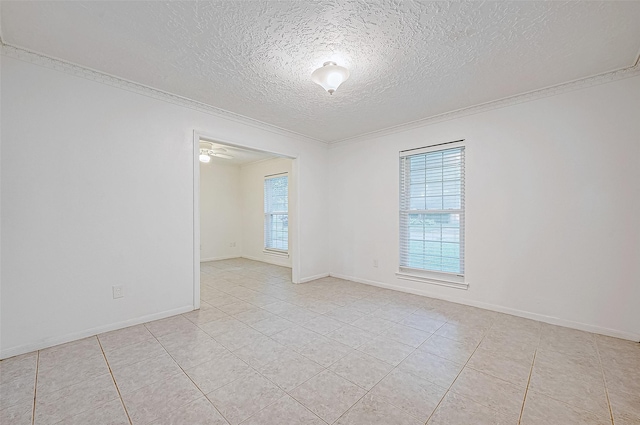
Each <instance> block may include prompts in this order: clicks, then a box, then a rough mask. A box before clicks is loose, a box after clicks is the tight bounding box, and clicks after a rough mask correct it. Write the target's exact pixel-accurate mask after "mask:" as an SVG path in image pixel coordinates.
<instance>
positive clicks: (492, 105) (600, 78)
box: [329, 57, 640, 149]
mask: <svg viewBox="0 0 640 425" xmlns="http://www.w3.org/2000/svg"><path fill="white" fill-rule="evenodd" d="M637 76H640V57H638V59H637V60H636V61H635V63H634V65H632V66H630V67H627V68H622V69H617V70H615V71H609V72H604V73H602V74H597V75H593V76H591V77H586V78H581V79H578V80H573V81H569V82H566V83H561V84H557V85H554V86H550V87H546V88H543V89H538V90H532V91H529V92H525V93H520V94H516V95H513V96H509V97H505V98H502V99H498V100H492V101H490V102H486V103H481V104H478V105H474V106H469V107H466V108H461V109H456V110H454V111H450V112H445V113H442V114H438V115H433V116H430V117H427V118H421V119H419V120H416V121H411V122H408V123H404V124H399V125H395V126H392V127H387V128H383V129H381V130H376V131H371V132H368V133H364V134H359V135H357V136H353V137H347V138H345V139H340V140H336V141H332V142H329V148H330V149H331V148H335V147H338V146H342V145H345V144H352V143H358V142H362V141H365V140H370V139H372V138H374V137H382V136H387V135H390V134H395V133H401V132H404V131H408V130H413V129H415V128H419V127H426V126H428V125H432V124H436V123H439V122H442V121H448V120H452V119H455V118H460V117H464V116H467V115H473V114H478V113H481V112H486V111H491V110H493V109H499V108H505V107H507V106H513V105H517V104H520V103H525V102H531V101H534V100H538V99H542V98H545V97H550V96H555V95H559V94H563V93H567V92H571V91H574V90H580V89H584V88H589V87H593V86H597V85H601V84H606V83H610V82H613V81H618V80H622V79H625V78H630V77H637Z"/></svg>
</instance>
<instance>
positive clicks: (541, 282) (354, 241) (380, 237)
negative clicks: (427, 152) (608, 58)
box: [329, 77, 640, 340]
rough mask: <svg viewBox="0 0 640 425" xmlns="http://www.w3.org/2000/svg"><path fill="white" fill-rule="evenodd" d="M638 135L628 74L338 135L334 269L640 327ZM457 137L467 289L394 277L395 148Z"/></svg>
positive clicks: (637, 104) (607, 328)
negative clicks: (491, 106)
mask: <svg viewBox="0 0 640 425" xmlns="http://www.w3.org/2000/svg"><path fill="white" fill-rule="evenodd" d="M639 137H640V77H634V78H629V79H625V80H620V81H617V82H612V83H608V84H604V85H600V86H596V87H591V88H586V89H582V90H578V91H573V92H570V93H565V94H561V95H557V96H554V97H548V98H544V99H539V100H536V101H532V102H528V103H522V104H519V105H515V106H510V107H505V108H502V109H496V110H492V111H489V112H484V113H478V114H476V115H472V116H466V117H463V118H458V119H454V120H450V121H446V122H441V123H438V124H433V125H430V126H424V127H421V128H416V129H412V130H407V131H404V132H397V133H395V134H391V135H385V136H379V137H371V138H369V139H367V140H365V141H362V142H360V143H352V144H344V145H338V146H337V147H335V148H332V149H330V165H329V166H330V169H331V174H330V176H331V177H330V179H331V180H330V183H331V191H332V192H331V193H332V197H331V208H330V211H331V212H332V216H331V226H330V228H331V229H332V247H333V249H332V250H331V251H332V253H333V268H332V274H334V275H338V276H343V277H349V278H352V279H355V280H360V281H366V282H372V283H376V284H380V285H386V286H388V287H394V288H401V287H402V288H404V289H405V290H409V291H413V292H419V293H423V294H429V295H432V296H435V297H440V298H445V299H450V300H454V301H458V302H461V303H467V304H473V305H478V306H482V307H489V308H494V309H498V310H502V311H509V312H515V313H517V314H521V315H524V316H528V317H534V318H537V319H541V320H546V321H549V322H555V323H560V324H563V325H568V326H572V327H577V328H581V329H586V330H592V331H597V332H602V333H607V334H611V335H618V336H622V337H626V338H629V339H635V340H640V308H639V307H638V300H640V283H639V282H640V278H639V276H640V226H639V224H638V219H639V217H640V139H639ZM458 139H466V141H467V152H466V160H467V168H466V200H467V203H466V210H467V219H466V225H467V228H466V241H467V245H466V254H465V261H466V279H467V281H468V282H469V285H470V286H469V289H468V290H466V291H464V290H460V289H454V288H446V287H442V286H435V285H430V284H426V283H421V282H411V281H405V280H399V279H397V278H396V276H395V272H396V271H397V270H398V196H399V195H398V186H399V184H398V152H399V151H400V150H405V149H410V148H416V147H421V146H425V145H430V144H436V143H441V142H447V141H453V140H458ZM373 259H378V260H379V268H377V269H376V268H373V266H372V262H373Z"/></svg>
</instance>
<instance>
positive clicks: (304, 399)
mask: <svg viewBox="0 0 640 425" xmlns="http://www.w3.org/2000/svg"><path fill="white" fill-rule="evenodd" d="M202 300H203V302H202V307H201V309H200V310H199V311H194V312H191V313H187V314H183V315H179V316H174V317H170V318H167V319H163V320H158V321H156V322H151V323H146V324H144V325H138V326H133V327H130V328H127V329H122V330H119V331H114V332H109V333H105V334H101V335H98V336H97V337H91V338H87V339H83V340H80V341H76V342H72V343H69V344H64V345H60V346H57V347H53V348H49V349H46V350H40V351H38V352H34V353H29V354H25V355H22V356H18V357H14V358H11V359H7V360H4V361H2V362H0V379H1V380H0V395H1V398H0V400H1V401H0V423H2V424H3V425H9V424H11V425H14V424H15V425H21V424H36V425H47V424H71V425H74V424H79V425H90V424H100V425H115V424H134V425H143V424H154V425H160V424H188V425H195V424H213V425H223V424H231V425H236V424H243V425H272V424H273V425H275V424H277V425H282V424H287V425H296V424H307V425H309V424H312V425H315V424H318V425H321V424H339V425H347V424H348V425H356V424H357V425H371V424H383V425H405V424H406V425H413V424H416V425H417V424H425V423H428V424H432V425H444V424H451V425H462V424H465V425H466V424H474V425H482V424H514V425H515V424H524V425H554V424H558V425H570V424H582V425H592V424H594V425H600V424H612V423H615V424H617V425H631V424H636V425H637V424H640V344H638V343H634V342H630V341H623V340H619V339H615V338H608V337H603V336H599V335H593V334H590V333H586V332H580V331H576V330H572V329H567V328H562V327H558V326H551V325H547V324H543V323H540V322H535V321H531V320H526V319H521V318H518V317H514V316H509V315H504V314H499V313H495V312H491V311H486V310H481V309H477V308H472V307H466V306H462V305H458V304H453V303H448V302H444V301H439V300H435V299H430V298H425V297H420V296H415V295H410V294H405V293H401V292H395V291H389V290H383V289H380V288H376V287H372V286H366V285H361V284H357V283H353V282H348V281H343V280H339V279H334V278H325V279H320V280H317V281H314V282H310V283H306V284H303V285H294V284H292V283H290V270H288V269H285V268H281V267H276V266H272V265H267V264H264V263H258V262H254V261H249V260H242V259H236V260H227V261H219V262H211V263H205V264H203V267H202ZM34 394H35V396H34Z"/></svg>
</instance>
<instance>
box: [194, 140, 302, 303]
mask: <svg viewBox="0 0 640 425" xmlns="http://www.w3.org/2000/svg"><path fill="white" fill-rule="evenodd" d="M297 174H298V173H297V160H296V158H295V157H294V156H291V155H287V154H283V153H277V152H269V151H264V150H259V149H255V148H253V147H249V146H244V145H239V144H237V143H229V142H226V141H222V140H217V139H214V138H211V137H207V136H204V135H201V134H198V133H194V308H196V309H198V308H200V302H201V301H200V300H201V292H202V291H203V290H206V288H202V287H201V284H202V282H201V279H200V278H201V271H203V272H204V273H205V276H206V271H207V269H209V271H211V272H218V271H219V270H218V269H221V270H223V269H227V270H232V269H233V271H235V272H238V271H239V270H241V269H243V268H246V269H247V271H246V274H247V276H248V277H249V278H250V275H251V274H252V273H263V274H269V273H272V274H274V275H276V276H278V278H280V279H282V278H286V279H287V280H288V281H289V282H293V283H297V281H298V280H297V276H298V270H297V264H298V261H297V260H298V258H297V246H298V245H297V243H296V236H297V234H298V232H297V227H296V226H297V223H298V220H297V212H298V211H297V199H298V196H297V195H298V194H297V188H298V185H297ZM255 276H258V275H255Z"/></svg>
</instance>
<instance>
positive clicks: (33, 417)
mask: <svg viewBox="0 0 640 425" xmlns="http://www.w3.org/2000/svg"><path fill="white" fill-rule="evenodd" d="M39 368H40V350H38V353H37V354H36V377H35V382H34V384H33V409H32V410H31V425H34V424H35V421H36V398H37V397H38V370H39Z"/></svg>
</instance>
